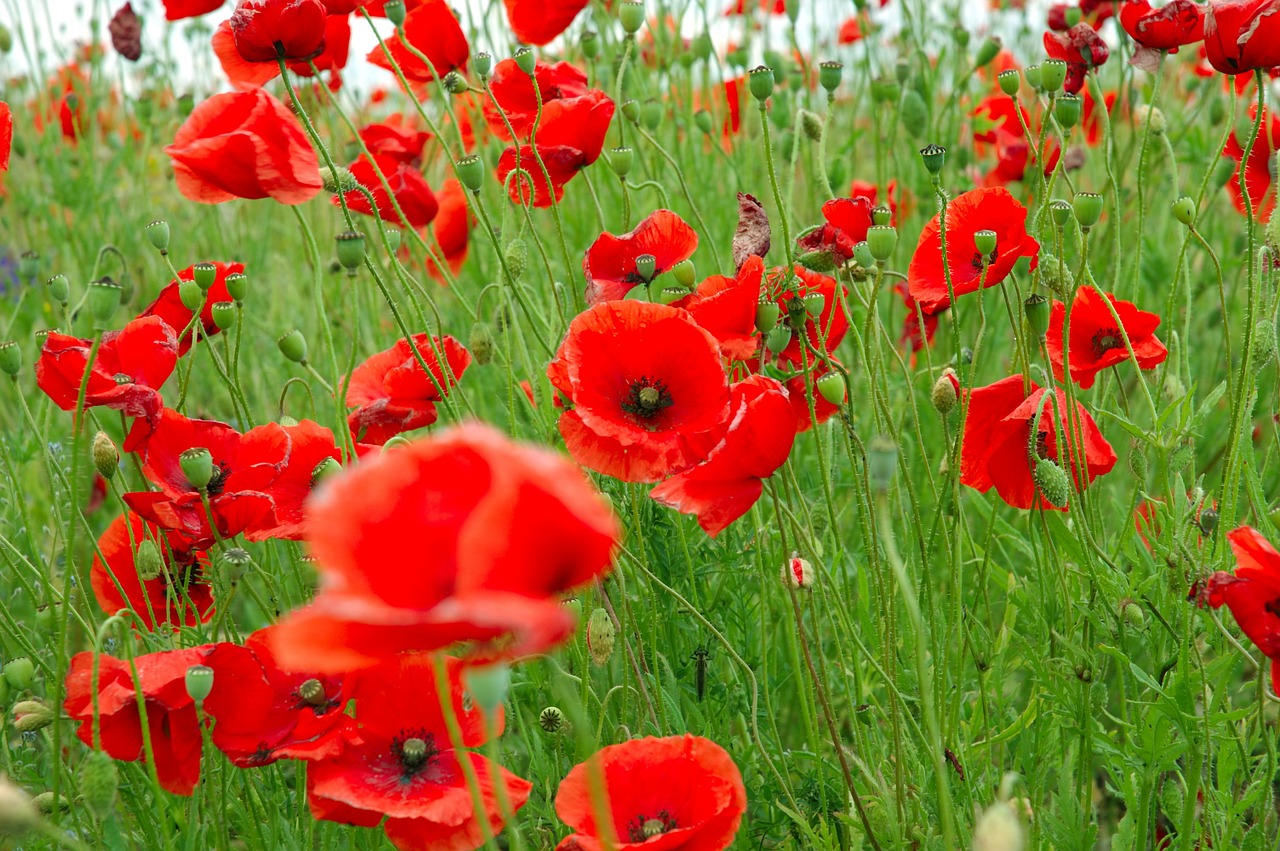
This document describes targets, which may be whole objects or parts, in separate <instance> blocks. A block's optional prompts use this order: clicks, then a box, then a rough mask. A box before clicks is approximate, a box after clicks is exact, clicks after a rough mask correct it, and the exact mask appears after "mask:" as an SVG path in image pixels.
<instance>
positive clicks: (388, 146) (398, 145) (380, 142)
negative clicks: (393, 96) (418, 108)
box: [360, 113, 431, 165]
mask: <svg viewBox="0 0 1280 851" xmlns="http://www.w3.org/2000/svg"><path fill="white" fill-rule="evenodd" d="M430 139H431V134H430V133H428V132H426V131H425V130H419V129H417V128H416V127H415V126H413V123H412V122H411V121H410V120H408V119H406V118H405V117H404V116H403V115H400V114H399V113H397V114H395V115H392V116H389V117H388V118H387V119H386V120H385V121H382V122H380V123H377V124H366V125H365V126H364V127H363V128H361V130H360V140H361V141H362V142H364V144H365V147H367V148H368V149H369V151H370V152H371V153H373V154H374V155H375V156H377V155H382V156H388V157H393V158H395V159H397V160H400V161H401V162H403V163H409V164H410V165H412V164H413V163H414V162H415V161H416V160H418V159H420V158H421V157H422V149H423V148H424V147H426V144H427V142H428V141H429V140H430Z"/></svg>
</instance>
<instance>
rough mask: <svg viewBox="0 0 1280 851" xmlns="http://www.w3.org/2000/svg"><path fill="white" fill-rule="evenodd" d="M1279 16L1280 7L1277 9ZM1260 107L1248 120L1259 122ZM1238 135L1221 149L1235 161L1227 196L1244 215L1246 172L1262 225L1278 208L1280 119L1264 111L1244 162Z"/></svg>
mask: <svg viewBox="0 0 1280 851" xmlns="http://www.w3.org/2000/svg"><path fill="white" fill-rule="evenodd" d="M1276 8H1277V12H1280V6H1277V7H1276ZM1257 115H1258V107H1257V105H1256V104H1255V105H1254V106H1252V107H1250V108H1249V117H1250V118H1254V119H1256V118H1257ZM1245 141H1247V140H1245V139H1241V138H1240V137H1239V136H1238V135H1237V134H1236V133H1235V131H1232V133H1231V135H1230V136H1229V137H1227V144H1226V147H1224V148H1223V149H1222V155H1223V156H1224V157H1230V158H1231V159H1233V160H1235V161H1236V173H1235V174H1234V175H1233V176H1232V178H1231V179H1230V180H1228V181H1227V192H1228V193H1229V194H1230V195H1231V203H1233V204H1235V207H1236V209H1237V210H1239V211H1240V212H1242V213H1243V212H1245V204H1244V194H1243V193H1242V192H1241V191H1240V170H1241V169H1244V182H1245V186H1247V187H1248V188H1249V202H1250V204H1251V205H1252V206H1253V211H1254V215H1255V216H1256V217H1257V218H1258V219H1259V220H1261V221H1266V220H1268V219H1270V218H1271V213H1272V211H1274V210H1275V207H1276V191H1275V178H1274V175H1273V173H1272V168H1273V167H1274V166H1273V164H1272V160H1273V159H1274V156H1275V152H1276V150H1277V147H1278V146H1280V118H1276V116H1275V115H1274V114H1273V113H1272V112H1270V111H1269V110H1268V109H1267V108H1266V107H1263V108H1262V124H1261V129H1260V130H1259V132H1258V138H1257V141H1255V142H1254V143H1253V150H1252V151H1250V152H1249V160H1248V162H1245V159H1244V143H1245Z"/></svg>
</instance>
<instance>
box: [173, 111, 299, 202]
mask: <svg viewBox="0 0 1280 851" xmlns="http://www.w3.org/2000/svg"><path fill="white" fill-rule="evenodd" d="M164 150H165V153H167V154H168V155H169V156H170V158H172V159H173V170H174V174H175V175H176V177H177V179H178V189H179V191H181V192H182V194H183V195H184V196H185V197H187V198H188V199H190V200H192V201H197V202H199V203H202V204H219V203H222V202H223V201H230V200H231V199H233V198H248V199H254V198H274V199H275V200H277V201H279V202H280V203H282V204H301V203H304V202H306V201H309V200H311V199H312V198H314V197H315V196H316V195H317V194H318V193H319V192H320V189H321V188H322V187H323V183H322V182H321V180H320V167H319V161H318V160H317V159H316V152H315V151H314V150H313V149H312V148H311V144H310V143H309V142H308V141H307V137H306V133H305V132H304V131H303V129H302V125H301V124H299V123H298V119H297V118H295V117H294V115H293V113H292V112H290V111H289V108H288V107H286V106H285V105H284V104H282V103H281V102H280V101H278V100H276V99H275V98H273V97H272V96H271V95H269V94H267V93H266V92H264V91H263V90H262V89H253V90H251V91H247V92H237V93H232V94H221V95H214V96H213V97H211V98H209V99H208V100H206V101H205V102H204V103H202V104H200V105H199V106H197V107H196V108H195V111H193V112H192V113H191V115H190V116H188V117H187V120H186V122H185V123H184V124H183V125H182V126H181V127H180V128H178V132H177V135H175V136H174V139H173V144H172V145H169V146H168V147H167V148H165V149H164Z"/></svg>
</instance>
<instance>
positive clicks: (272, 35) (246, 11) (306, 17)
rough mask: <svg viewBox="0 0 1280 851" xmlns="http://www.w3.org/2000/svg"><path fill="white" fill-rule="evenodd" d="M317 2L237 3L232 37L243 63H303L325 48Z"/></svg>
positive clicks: (321, 7) (253, 0) (321, 10)
mask: <svg viewBox="0 0 1280 851" xmlns="http://www.w3.org/2000/svg"><path fill="white" fill-rule="evenodd" d="M328 14H329V10H328V9H326V8H325V6H324V3H322V2H320V0H240V2H238V3H237V4H236V8H235V11H234V12H232V13H231V18H230V21H229V23H230V26H231V36H232V38H233V39H234V40H235V45H236V51H237V52H238V53H239V54H240V56H241V58H243V59H244V60H245V61H246V62H271V63H273V64H275V63H277V61H278V60H280V59H293V60H300V61H306V60H308V59H311V58H313V57H315V56H318V55H320V51H322V50H323V49H324V34H325V18H326V16H327V15H328Z"/></svg>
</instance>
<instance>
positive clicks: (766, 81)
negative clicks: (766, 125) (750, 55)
mask: <svg viewBox="0 0 1280 851" xmlns="http://www.w3.org/2000/svg"><path fill="white" fill-rule="evenodd" d="M747 87H748V88H749V89H751V96H752V97H753V98H755V99H756V102H758V103H764V102H765V101H767V100H768V99H769V96H770V95H772V94H773V69H772V68H770V67H769V66H768V65H757V66H756V67H754V68H752V69H751V70H750V71H748V72H747Z"/></svg>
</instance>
